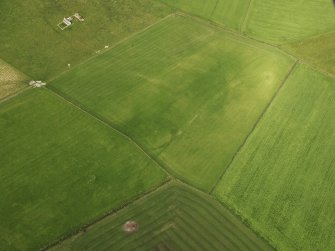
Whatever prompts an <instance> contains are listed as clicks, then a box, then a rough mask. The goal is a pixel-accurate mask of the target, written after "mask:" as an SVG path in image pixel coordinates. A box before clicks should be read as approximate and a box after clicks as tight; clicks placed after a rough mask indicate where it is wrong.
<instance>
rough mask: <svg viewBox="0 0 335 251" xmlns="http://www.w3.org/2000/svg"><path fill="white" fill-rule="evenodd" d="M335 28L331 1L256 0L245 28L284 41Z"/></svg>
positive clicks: (254, 35) (265, 38) (279, 42)
mask: <svg viewBox="0 0 335 251" xmlns="http://www.w3.org/2000/svg"><path fill="white" fill-rule="evenodd" d="M334 30H335V14H334V6H333V2H332V1H330V0H309V1H292V0H281V1H274V0H252V3H251V6H250V9H249V14H248V17H247V20H246V26H245V30H244V31H245V32H246V33H247V34H248V35H251V36H253V37H256V38H258V39H261V40H265V41H267V42H271V43H276V44H277V43H278V44H281V43H287V42H291V41H296V40H302V39H304V38H306V37H309V36H315V35H317V34H321V33H325V32H329V31H334Z"/></svg>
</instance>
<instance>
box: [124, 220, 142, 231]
mask: <svg viewBox="0 0 335 251" xmlns="http://www.w3.org/2000/svg"><path fill="white" fill-rule="evenodd" d="M122 229H123V231H125V232H126V233H133V232H136V231H137V230H138V224H137V222H136V221H127V222H126V223H124V224H123V226H122Z"/></svg>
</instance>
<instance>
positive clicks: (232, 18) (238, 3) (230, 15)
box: [160, 0, 250, 30]
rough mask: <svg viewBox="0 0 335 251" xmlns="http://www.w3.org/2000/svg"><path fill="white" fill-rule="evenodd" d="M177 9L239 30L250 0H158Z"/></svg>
mask: <svg viewBox="0 0 335 251" xmlns="http://www.w3.org/2000/svg"><path fill="white" fill-rule="evenodd" d="M160 1H161V2H163V3H166V4H168V5H169V6H172V7H175V8H177V9H179V10H182V11H186V12H188V13H191V14H194V15H197V16H199V17H203V18H206V19H209V20H212V21H214V22H218V23H221V24H223V25H224V26H226V27H229V28H232V29H235V30H241V29H242V26H243V23H244V19H245V16H246V15H247V12H248V8H249V5H250V0H234V1H229V0H207V1H203V0H192V1H189V0H160Z"/></svg>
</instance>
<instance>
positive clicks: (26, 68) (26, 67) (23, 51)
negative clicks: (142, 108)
mask: <svg viewBox="0 0 335 251" xmlns="http://www.w3.org/2000/svg"><path fill="white" fill-rule="evenodd" d="M170 11H171V10H170V8H168V7H167V6H166V5H164V4H162V3H159V2H158V1H155V0H122V1H105V0H96V1H89V0H71V1H68V0H58V1H45V0H35V1H31V0H29V1H21V0H5V1H0V16H1V22H0V57H1V58H2V59H4V60H5V61H6V62H8V63H10V64H11V65H13V66H15V67H16V68H18V69H20V70H21V71H22V72H24V73H26V74H28V75H30V76H32V77H33V78H36V79H40V80H45V81H48V80H49V79H51V78H53V77H55V76H56V75H58V74H59V73H61V72H63V71H65V70H67V69H68V64H71V65H72V66H74V65H76V64H78V63H81V62H82V61H83V60H85V59H87V58H88V57H91V56H92V55H95V54H96V53H97V52H98V51H104V50H105V49H104V47H105V46H106V45H107V46H113V45H114V44H115V43H117V42H119V41H120V40H122V39H124V38H125V37H127V36H129V35H131V34H133V33H134V32H137V31H139V30H141V29H143V28H146V27H147V26H148V25H150V24H152V23H154V22H156V21H158V20H159V19H161V18H162V17H164V16H166V15H168V14H169V13H170ZM76 12H79V13H80V14H81V15H83V17H84V19H85V21H84V22H80V23H78V22H75V23H74V24H73V25H72V26H71V27H69V28H67V29H66V30H64V31H62V30H60V29H59V28H58V27H57V24H58V23H59V22H61V21H62V20H63V18H64V17H68V16H71V15H73V14H74V13H76Z"/></svg>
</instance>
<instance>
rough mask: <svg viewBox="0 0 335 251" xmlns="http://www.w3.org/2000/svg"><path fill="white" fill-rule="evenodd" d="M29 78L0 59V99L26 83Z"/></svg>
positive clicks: (21, 87)
mask: <svg viewBox="0 0 335 251" xmlns="http://www.w3.org/2000/svg"><path fill="white" fill-rule="evenodd" d="M28 82H29V78H28V77H27V76H25V75H24V74H22V73H21V72H19V71H18V70H16V69H14V68H13V67H11V66H10V65H8V64H7V63H6V62H5V61H3V60H1V59H0V100H1V99H4V98H6V97H8V96H10V95H12V94H14V93H15V92H17V91H19V90H21V89H23V88H24V87H26V86H27V85H28Z"/></svg>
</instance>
